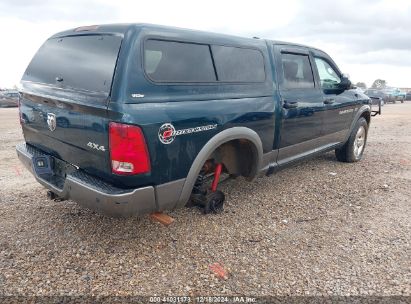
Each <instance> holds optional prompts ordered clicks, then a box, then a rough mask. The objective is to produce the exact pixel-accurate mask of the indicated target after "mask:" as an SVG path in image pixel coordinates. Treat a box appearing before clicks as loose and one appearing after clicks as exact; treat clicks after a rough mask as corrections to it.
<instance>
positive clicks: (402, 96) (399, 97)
mask: <svg viewBox="0 0 411 304" xmlns="http://www.w3.org/2000/svg"><path fill="white" fill-rule="evenodd" d="M392 92H393V95H394V97H395V100H398V101H401V103H404V100H405V95H406V93H405V92H403V91H401V90H400V89H398V88H394V89H393V90H392Z"/></svg>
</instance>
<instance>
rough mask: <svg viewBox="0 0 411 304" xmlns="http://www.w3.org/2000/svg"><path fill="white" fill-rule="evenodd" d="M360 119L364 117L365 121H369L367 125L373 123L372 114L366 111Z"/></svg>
mask: <svg viewBox="0 0 411 304" xmlns="http://www.w3.org/2000/svg"><path fill="white" fill-rule="evenodd" d="M360 117H364V118H365V120H366V121H367V125H370V121H371V113H370V112H368V111H365V112H364V113H362V114H361V116H360Z"/></svg>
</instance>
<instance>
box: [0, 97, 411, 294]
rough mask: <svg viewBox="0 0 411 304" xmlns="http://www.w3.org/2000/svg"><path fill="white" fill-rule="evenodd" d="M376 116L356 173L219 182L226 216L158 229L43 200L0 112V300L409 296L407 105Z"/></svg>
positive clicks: (13, 124)
mask: <svg viewBox="0 0 411 304" xmlns="http://www.w3.org/2000/svg"><path fill="white" fill-rule="evenodd" d="M383 111H384V113H383V115H382V116H380V117H376V118H374V119H373V121H372V125H371V128H370V132H369V140H368V144H367V148H366V151H365V155H364V158H363V160H362V161H361V162H360V163H356V164H345V163H339V162H337V161H336V159H335V156H334V154H333V153H328V154H326V155H324V156H321V157H318V158H315V159H313V160H310V161H306V162H303V163H301V164H299V165H298V166H295V167H292V168H288V169H285V170H283V171H281V172H279V173H277V174H275V175H273V176H271V177H266V178H262V179H259V180H258V181H257V182H254V183H247V182H245V181H243V180H241V179H237V180H233V181H229V182H228V183H226V184H225V185H224V186H223V190H224V191H225V193H226V195H227V197H228V199H227V204H226V208H225V212H224V213H223V214H220V215H210V216H203V215H202V214H201V213H200V212H199V211H198V210H196V209H181V210H176V211H172V212H169V214H170V215H171V216H173V217H174V218H175V220H176V221H175V223H173V224H172V225H171V226H169V227H165V226H162V225H161V224H158V223H155V222H152V221H151V220H150V219H149V218H148V217H143V218H131V219H127V220H124V219H111V218H106V217H103V216H100V215H98V214H95V213H93V212H91V211H89V210H85V209H82V208H80V207H78V206H77V205H76V204H75V203H74V202H71V201H68V202H67V201H66V202H54V201H50V200H47V198H46V190H45V189H44V188H42V187H41V186H40V185H38V184H37V183H36V182H35V180H34V178H33V177H32V176H31V175H30V174H29V173H28V171H26V170H25V169H24V168H23V166H22V165H20V163H19V161H18V159H17V157H16V154H15V151H14V147H15V145H16V144H17V143H18V142H20V141H22V139H23V137H22V134H21V131H20V128H19V124H18V122H17V116H18V115H17V110H16V109H0V121H1V123H0V152H1V153H0V295H1V294H3V295H33V294H35V295H85V294H86V295H112V294H115V295H150V296H152V295H234V294H235V295H408V296H410V295H411V270H410V269H411V264H410V263H411V262H410V261H411V250H410V243H411V202H410V201H411V199H410V198H411V103H410V102H408V104H407V103H406V104H395V105H386V106H384V108H383ZM215 262H219V263H221V264H223V266H224V267H225V269H226V270H227V271H228V272H229V277H228V279H226V280H221V279H219V278H217V277H216V276H215V274H213V272H212V271H211V270H210V268H209V265H211V264H212V263H215Z"/></svg>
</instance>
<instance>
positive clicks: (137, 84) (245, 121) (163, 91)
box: [109, 29, 277, 186]
mask: <svg viewBox="0 0 411 304" xmlns="http://www.w3.org/2000/svg"><path fill="white" fill-rule="evenodd" d="M159 35H161V37H165V38H167V39H173V40H176V41H197V42H200V43H210V44H218V45H230V46H249V47H252V48H257V49H259V50H260V51H261V52H262V53H263V56H264V60H265V69H266V81H265V82H262V83H248V84H233V83H231V84H229V83H226V84H221V83H220V84H164V83H161V84H159V83H154V82H152V81H150V80H149V79H148V78H147V77H146V76H145V74H144V71H143V64H142V43H143V41H144V39H145V38H147V37H153V36H159ZM273 82H274V81H273V77H272V73H271V66H270V62H269V55H268V51H267V47H266V44H265V41H259V40H255V41H254V40H252V39H242V38H238V39H236V38H233V37H229V38H226V37H220V36H217V37H214V36H212V35H207V34H206V33H195V34H194V33H193V32H192V31H183V32H178V31H177V32H176V31H161V33H160V32H157V31H156V30H153V29H150V30H146V29H141V30H136V31H135V32H134V33H133V34H132V35H131V34H130V36H129V37H128V43H126V44H124V43H123V47H122V50H121V55H120V58H119V62H118V75H117V74H116V76H115V79H114V84H113V91H112V101H111V102H110V104H109V116H110V117H111V119H112V120H116V121H120V122H124V123H130V124H136V125H139V126H140V127H141V128H142V130H143V132H144V135H145V139H146V142H147V146H148V150H149V153H150V159H151V167H152V171H151V173H150V174H147V175H145V176H132V177H122V181H123V182H125V183H127V184H130V185H134V186H135V185H141V184H161V183H165V182H168V181H172V180H176V179H180V178H184V177H186V176H187V173H188V171H189V169H190V167H191V164H192V163H193V161H194V159H195V157H196V156H197V154H198V153H199V151H200V150H201V148H202V147H203V146H204V145H205V144H206V143H207V141H209V140H210V139H211V138H212V137H213V136H214V135H216V134H217V133H219V132H221V131H222V130H225V129H227V128H231V127H235V126H242V127H248V128H250V129H252V130H254V131H255V132H256V133H257V134H258V135H259V136H260V138H261V141H262V143H263V151H264V153H266V152H270V151H271V150H272V147H273V139H274V125H275V115H274V113H275V111H276V107H277V100H275V97H273V96H274V89H273ZM133 94H139V96H140V97H139V98H133V97H132V95H133ZM164 123H171V124H173V126H174V128H175V129H176V130H180V129H186V128H195V127H201V126H207V125H214V124H216V128H215V129H211V130H207V131H202V132H197V133H191V134H185V135H180V136H177V137H176V138H175V139H174V141H173V142H172V143H170V144H163V143H161V142H160V140H159V136H158V132H159V128H160V127H161V126H162V125H163V124H164Z"/></svg>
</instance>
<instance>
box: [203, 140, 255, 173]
mask: <svg viewBox="0 0 411 304" xmlns="http://www.w3.org/2000/svg"><path fill="white" fill-rule="evenodd" d="M209 159H214V161H215V162H218V163H223V164H224V167H225V169H226V171H227V173H229V174H233V175H241V176H244V177H248V178H253V177H254V176H255V175H256V174H257V170H258V168H257V166H258V150H257V148H256V147H255V145H254V144H253V143H252V142H251V141H249V140H247V139H234V140H230V141H228V142H226V143H224V144H222V145H221V146H219V147H218V148H217V149H215V150H214V152H213V153H212V154H211V155H210V157H209Z"/></svg>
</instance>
